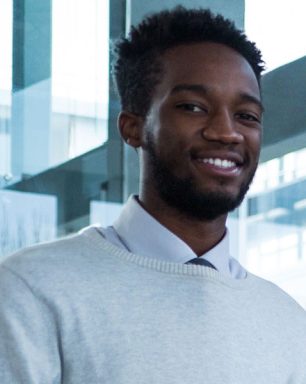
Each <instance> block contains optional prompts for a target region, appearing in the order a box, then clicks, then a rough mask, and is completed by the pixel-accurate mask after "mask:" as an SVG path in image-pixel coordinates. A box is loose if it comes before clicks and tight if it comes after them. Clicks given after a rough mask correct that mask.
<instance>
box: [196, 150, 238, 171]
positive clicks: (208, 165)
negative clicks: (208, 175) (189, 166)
mask: <svg viewBox="0 0 306 384" xmlns="http://www.w3.org/2000/svg"><path fill="white" fill-rule="evenodd" d="M192 158H193V160H195V161H196V163H197V164H199V165H200V166H201V168H203V169H206V170H208V171H210V172H214V173H220V174H224V175H233V174H238V173H240V170H241V168H242V165H243V163H244V161H243V158H242V156H240V155H239V154H236V153H225V152H223V153H218V154H217V153H216V154H204V153H198V154H193V156H192Z"/></svg>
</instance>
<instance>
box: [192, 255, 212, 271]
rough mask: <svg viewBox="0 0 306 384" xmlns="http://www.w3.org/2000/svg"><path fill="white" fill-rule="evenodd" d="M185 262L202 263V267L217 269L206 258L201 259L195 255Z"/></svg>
mask: <svg viewBox="0 0 306 384" xmlns="http://www.w3.org/2000/svg"><path fill="white" fill-rule="evenodd" d="M185 264H198V265H203V266H204V267H209V268H213V269H215V270H217V268H216V267H215V266H214V265H212V263H210V262H209V261H208V260H205V259H202V258H201V257H196V258H194V259H191V260H189V261H187V263H185Z"/></svg>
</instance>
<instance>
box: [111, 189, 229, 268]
mask: <svg viewBox="0 0 306 384" xmlns="http://www.w3.org/2000/svg"><path fill="white" fill-rule="evenodd" d="M113 227H114V229H115V231H116V232H117V235H118V236H119V238H120V240H121V242H122V243H123V244H124V245H125V247H126V248H127V249H128V250H129V251H130V252H133V253H136V254H141V255H143V256H146V257H152V258H154V259H160V260H164V261H169V262H175V263H186V262H187V261H188V260H190V259H193V258H195V257H197V255H196V254H195V253H194V252H193V250H192V249H191V248H190V247H189V246H188V245H187V244H186V243H185V242H184V241H182V240H181V239H180V238H179V237H177V236H176V235H175V234H174V233H172V232H171V231H169V230H168V229H167V228H166V227H164V226H163V225H162V224H161V223H159V222H158V221H157V220H156V219H154V217H152V216H151V215H150V214H149V213H148V212H147V211H146V210H145V209H144V208H142V206H141V205H140V204H139V203H138V201H137V199H136V197H135V196H131V197H130V198H129V199H128V201H127V203H126V205H125V206H124V208H123V210H122V212H121V214H120V216H119V218H118V219H117V220H116V221H115V222H114V225H113ZM201 257H205V259H207V260H208V261H210V262H211V263H212V264H213V265H214V266H215V267H216V268H217V270H218V271H219V272H222V273H225V274H230V266H229V265H230V263H229V259H230V256H229V235H228V231H226V234H225V236H224V237H223V239H222V240H221V241H220V242H219V243H218V244H217V245H216V246H215V247H213V248H212V249H211V250H209V251H208V252H206V253H205V255H202V256H201Z"/></svg>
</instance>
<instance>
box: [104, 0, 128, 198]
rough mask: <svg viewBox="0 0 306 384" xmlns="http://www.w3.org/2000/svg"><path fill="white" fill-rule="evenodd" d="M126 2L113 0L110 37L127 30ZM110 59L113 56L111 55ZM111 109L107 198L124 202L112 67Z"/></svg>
mask: <svg viewBox="0 0 306 384" xmlns="http://www.w3.org/2000/svg"><path fill="white" fill-rule="evenodd" d="M124 3H125V2H124V1H122V0H111V1H110V3H109V9H110V23H109V24H110V39H111V40H113V39H116V38H118V37H119V36H121V35H122V34H123V33H124V30H125V4H124ZM110 61H112V57H111V55H110ZM109 73H110V81H109V84H110V88H109V111H108V116H109V117H108V142H107V170H108V183H107V188H106V199H107V200H108V201H113V202H122V199H123V143H122V140H121V138H120V135H119V133H118V129H117V116H118V113H119V111H120V105H119V100H118V96H117V94H116V92H115V89H114V84H113V81H112V78H111V67H110V71H109Z"/></svg>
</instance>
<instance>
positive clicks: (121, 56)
mask: <svg viewBox="0 0 306 384" xmlns="http://www.w3.org/2000/svg"><path fill="white" fill-rule="evenodd" d="M206 41H208V42H215V43H221V44H224V45H226V46H228V47H230V48H232V49H234V50H235V51H237V52H238V53H239V54H241V55H242V56H243V57H244V58H245V59H246V60H247V61H248V62H249V64H250V65H251V67H252V69H253V71H254V73H255V76H256V78H257V81H258V84H259V86H260V78H261V73H262V71H263V69H264V62H263V60H262V56H261V53H260V51H259V50H258V49H257V47H256V46H255V44H254V43H253V42H251V41H249V40H248V39H247V37H246V35H245V34H244V33H243V31H241V30H239V29H237V28H236V26H235V24H234V23H233V22H232V21H231V20H228V19H225V18H224V17H223V16H222V15H219V14H217V15H215V14H213V13H212V12H211V11H210V10H208V9H202V8H200V9H186V8H184V7H182V6H177V7H175V8H173V9H172V10H164V11H161V12H159V13H154V14H152V15H150V16H148V17H147V18H145V19H144V20H143V21H142V22H141V23H140V24H139V25H138V26H134V27H132V28H131V31H130V33H129V35H128V37H127V38H121V39H119V40H118V41H117V42H116V43H115V45H114V55H115V58H114V62H113V77H114V82H115V85H116V87H117V91H118V93H119V96H120V101H121V106H122V109H124V110H127V111H129V112H132V113H135V114H137V115H140V116H143V117H145V116H146V114H147V112H148V110H149V108H150V103H151V98H152V95H153V92H154V89H155V87H156V85H157V84H158V83H159V81H160V80H161V77H162V76H161V74H162V60H161V59H162V54H163V53H164V52H165V51H166V50H168V49H170V48H174V47H176V46H178V45H182V44H192V43H201V42H206Z"/></svg>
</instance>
